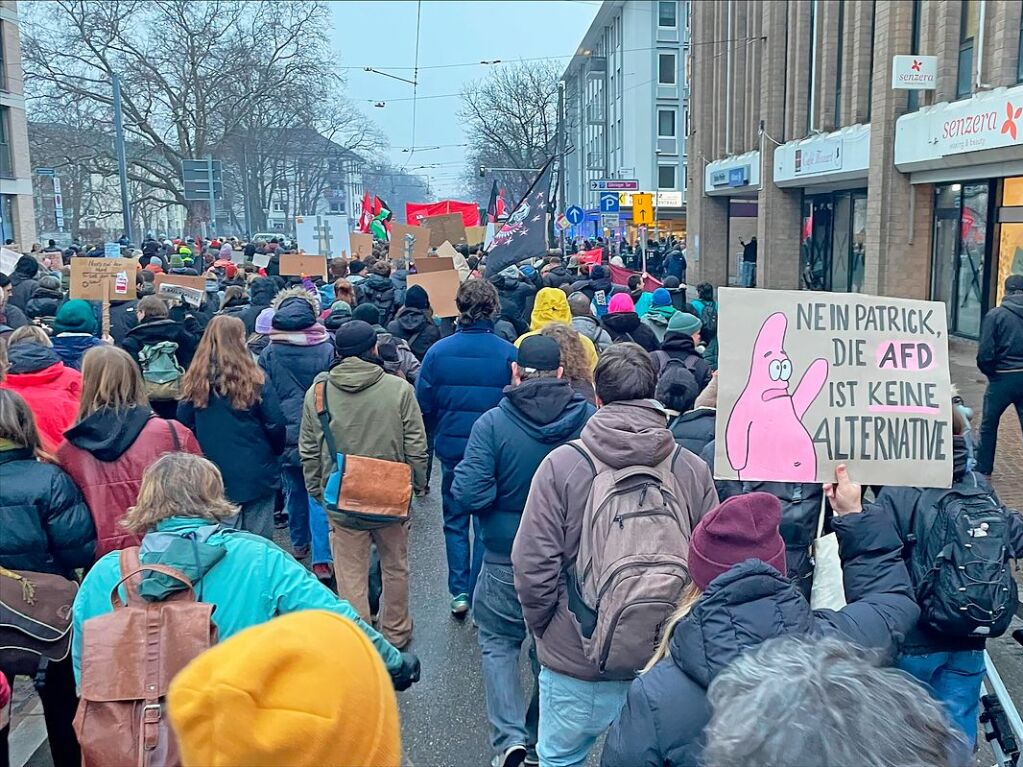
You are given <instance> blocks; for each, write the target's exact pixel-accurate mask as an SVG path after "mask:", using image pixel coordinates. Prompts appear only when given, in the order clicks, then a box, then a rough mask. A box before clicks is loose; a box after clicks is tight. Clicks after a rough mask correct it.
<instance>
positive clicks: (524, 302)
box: [491, 274, 536, 335]
mask: <svg viewBox="0 0 1023 767" xmlns="http://www.w3.org/2000/svg"><path fill="white" fill-rule="evenodd" d="M491 282H493V283H494V287H495V288H497V296H498V298H500V299H501V316H502V317H504V318H506V319H507V320H509V321H510V322H511V323H512V324H513V325H515V330H516V331H517V332H518V333H519V334H520V335H521V334H522V333H525V332H526V331H527V330H528V329H529V318H530V316H531V315H532V313H533V300H534V298H536V288H535V287H534V286H533V284H532V283H529V282H526V281H525V280H520V279H519V278H517V277H507V276H504V275H501V274H499V275H497V276H496V277H494V279H493V280H491Z"/></svg>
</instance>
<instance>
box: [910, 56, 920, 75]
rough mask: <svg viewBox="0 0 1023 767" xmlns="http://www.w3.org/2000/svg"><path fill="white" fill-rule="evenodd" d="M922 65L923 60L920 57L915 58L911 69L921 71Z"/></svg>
mask: <svg viewBox="0 0 1023 767" xmlns="http://www.w3.org/2000/svg"><path fill="white" fill-rule="evenodd" d="M922 66H923V62H922V61H919V60H918V59H913V65H912V66H911V67H910V69H912V70H913V71H914V72H919V71H920V68H921V67H922Z"/></svg>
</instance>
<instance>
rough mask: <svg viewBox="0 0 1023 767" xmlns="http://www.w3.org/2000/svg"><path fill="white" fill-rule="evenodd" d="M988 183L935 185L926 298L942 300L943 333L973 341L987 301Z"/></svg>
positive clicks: (978, 332)
mask: <svg viewBox="0 0 1023 767" xmlns="http://www.w3.org/2000/svg"><path fill="white" fill-rule="evenodd" d="M988 198H989V184H988V182H987V181H984V182H979V183H962V184H959V183H954V184H942V185H938V186H935V187H934V237H933V240H932V243H933V254H932V258H931V298H932V299H934V300H936V301H943V302H944V303H945V308H946V311H947V313H948V329H949V330H950V331H951V332H953V333H956V334H958V335H963V336H969V337H971V338H976V337H977V336H978V335H980V321H981V317H982V315H983V312H984V307H985V306H986V300H987V296H986V293H987V289H986V285H987V280H988V277H987V266H988V258H987V248H988V236H989V234H988V231H989V228H988Z"/></svg>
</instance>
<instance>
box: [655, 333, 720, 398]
mask: <svg viewBox="0 0 1023 767" xmlns="http://www.w3.org/2000/svg"><path fill="white" fill-rule="evenodd" d="M661 352H663V354H665V355H667V356H668V357H671V358H672V359H678V360H683V361H685V360H686V359H687V358H689V357H692V358H693V360H692V361H691V362H690V363H689V365H691V366H692V373H693V378H695V379H696V385H697V386H699V387H700V391H703V390H704V389H706V388H707V384H709V383H710V379H711V374H712V371H711V369H710V365H708V364H707V361H706V360H705V359H704V358H703V355H702V354H700V353H699V352H698V351H697V350H696V344H695V343H694V342H693V337H692V336H687V335H685V334H684V333H679V332H677V331H669V332H667V333H665V334H664V340H663V341H661ZM660 358H661V355H660V354H655V355H654V364H656V365H658V375H659V374H660V361H661V360H660Z"/></svg>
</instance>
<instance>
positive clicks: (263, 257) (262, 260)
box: [252, 253, 271, 269]
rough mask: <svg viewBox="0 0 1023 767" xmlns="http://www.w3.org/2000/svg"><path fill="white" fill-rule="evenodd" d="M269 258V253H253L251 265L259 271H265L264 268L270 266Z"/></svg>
mask: <svg viewBox="0 0 1023 767" xmlns="http://www.w3.org/2000/svg"><path fill="white" fill-rule="evenodd" d="M270 258H271V256H270V254H269V253H255V254H253V256H252V263H253V265H255V266H257V267H259V268H260V269H266V267H268V266H270Z"/></svg>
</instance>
